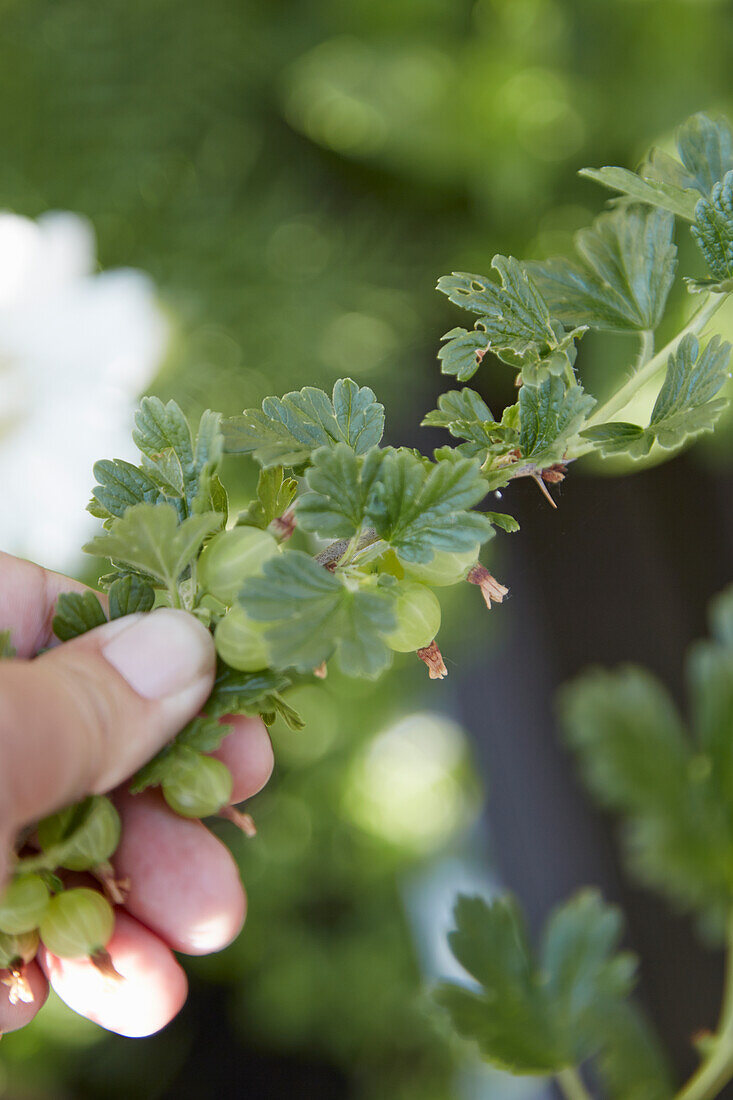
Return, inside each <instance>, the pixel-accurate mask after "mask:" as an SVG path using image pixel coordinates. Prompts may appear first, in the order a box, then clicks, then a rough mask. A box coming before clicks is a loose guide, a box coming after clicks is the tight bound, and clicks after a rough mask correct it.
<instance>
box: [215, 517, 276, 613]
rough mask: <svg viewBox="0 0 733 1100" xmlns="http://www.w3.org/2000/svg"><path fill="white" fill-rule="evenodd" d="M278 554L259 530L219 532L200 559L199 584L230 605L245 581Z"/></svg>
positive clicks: (242, 528) (271, 541) (272, 539)
mask: <svg viewBox="0 0 733 1100" xmlns="http://www.w3.org/2000/svg"><path fill="white" fill-rule="evenodd" d="M279 552H280V549H279V546H278V544H277V541H276V540H275V539H274V538H273V537H272V535H271V534H270V533H269V532H268V531H261V530H260V529H259V528H258V527H233V528H232V529H231V530H230V531H222V532H221V534H219V535H217V536H216V538H213V539H212V540H211V542H210V543H209V544H208V546H206V547H205V548H204V550H203V552H202V554H201V557H200V558H199V561H198V580H199V583H200V585H201V587H202V588H205V589H206V591H207V592H210V593H211V595H212V596H216V598H217V599H219V600H221V601H222V603H225V604H226V605H227V606H231V604H233V603H234V601H235V600H236V598H237V595H238V593H239V591H240V589H241V587H242V584H243V583H244V580H245V578H246V577H251V576H254V575H255V574H256V573H260V572H261V571H262V566H263V565H264V564H265V562H266V561H268V560H269V559H270V558H271V557H273V556H274V555H275V554H278V553H279Z"/></svg>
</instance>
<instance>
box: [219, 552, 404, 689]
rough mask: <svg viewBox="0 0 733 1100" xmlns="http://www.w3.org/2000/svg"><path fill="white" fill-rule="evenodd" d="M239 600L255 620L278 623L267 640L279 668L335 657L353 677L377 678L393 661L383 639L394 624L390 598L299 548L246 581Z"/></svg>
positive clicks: (307, 665)
mask: <svg viewBox="0 0 733 1100" xmlns="http://www.w3.org/2000/svg"><path fill="white" fill-rule="evenodd" d="M240 602H241V603H242V604H243V606H244V607H245V608H246V610H247V612H248V614H249V615H251V616H252V618H253V619H258V620H261V621H264V622H268V623H272V624H273V625H272V628H271V629H270V630H268V631H267V633H266V639H267V642H268V646H269V648H270V653H271V656H272V663H273V665H274V667H276V668H290V667H295V668H296V669H297V670H298V671H300V672H308V671H310V670H312V669H314V668H317V667H318V665H320V664H322V663H323V661H326V660H328V659H329V658H330V657H331V656H332V655H333V654H334V653H335V654H336V656H337V660H338V663H339V665H340V666H341V668H342V670H343V671H344V672H345V673H346V674H347V675H348V676H367V677H374V676H377V675H378V674H379V673H380V672H382V671H383V670H384V669H385V668H386V667H387V666H388V665H389V663H390V661H391V657H392V655H391V652H390V650H389V649H388V648H387V646H386V644H385V643H384V641H383V640H382V636H383V635H384V634H386V633H388V632H389V631H390V630H391V629H392V628H393V626H394V621H395V620H394V614H393V611H392V606H391V599H390V598H389V596H388V595H387V594H386V593H385V592H384V591H383V590H377V589H376V587H375V586H374V585H372V584H371V583H369V581H368V579H367V578H365V583H364V584H363V585H362V586H361V587H355V586H354V582H353V580H352V579H351V578H345V577H344V576H343V575H341V574H335V573H331V572H329V571H328V570H327V569H325V568H324V567H323V566H322V565H319V564H318V563H317V562H316V561H314V560H313V558H311V557H310V556H309V555H308V554H304V553H303V552H302V551H300V550H286V551H285V552H284V553H283V554H279V555H278V556H277V557H276V558H271V559H270V560H269V561H268V562H266V563H265V566H264V570H263V574H262V576H258V577H249V578H247V580H246V581H245V583H244V587H243V589H242V593H241V595H240Z"/></svg>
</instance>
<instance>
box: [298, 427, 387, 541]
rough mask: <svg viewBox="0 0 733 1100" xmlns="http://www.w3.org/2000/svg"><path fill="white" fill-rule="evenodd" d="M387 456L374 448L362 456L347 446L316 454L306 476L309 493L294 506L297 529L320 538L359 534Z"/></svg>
mask: <svg viewBox="0 0 733 1100" xmlns="http://www.w3.org/2000/svg"><path fill="white" fill-rule="evenodd" d="M387 454H388V452H387V451H383V450H379V449H378V448H376V447H375V448H373V449H372V450H371V451H369V452H368V454H366V455H364V456H363V457H360V456H359V455H357V454H355V453H354V451H353V450H352V449H351V447H348V446H347V445H346V444H345V443H337V444H336V446H335V447H333V448H328V447H322V448H321V449H320V450H318V451H316V452H315V453H314V454H313V457H312V466H311V467H310V469H309V470H308V472H307V473H306V475H305V480H306V484H307V486H308V490H309V491H308V492H306V493H304V494H303V495H302V496H301V497H300V498H299V499H298V501H297V504H296V507H295V514H296V517H297V522H298V526H299V527H301V528H302V530H303V531H312V532H313V533H315V534H318V535H319V536H320V537H321V538H335V539H339V538H350V537H351V536H352V535H354V534H356V532H357V531H359V530H360V529H361V528H362V526H363V525H364V522H365V520H366V519H367V517H368V515H369V499H370V497H371V494H372V492H373V490H374V487H375V483H376V481H377V479H378V478H379V476H380V468H381V466H382V464H383V460H384V459H385V457H386V455H387Z"/></svg>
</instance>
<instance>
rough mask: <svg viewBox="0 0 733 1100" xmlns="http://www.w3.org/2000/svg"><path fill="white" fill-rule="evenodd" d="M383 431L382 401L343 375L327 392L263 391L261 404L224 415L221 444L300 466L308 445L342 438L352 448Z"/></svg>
mask: <svg viewBox="0 0 733 1100" xmlns="http://www.w3.org/2000/svg"><path fill="white" fill-rule="evenodd" d="M383 431H384V406H383V405H380V404H379V402H378V401H377V399H376V396H375V394H374V392H373V391H372V390H370V389H369V388H368V387H367V386H362V387H359V386H357V384H356V382H352V380H351V379H350V378H342V379H339V381H338V382H337V383H336V385H335V386H334V388H333V395H332V398H329V397H328V395H327V394H326V393H324V392H323V390H318V389H314V388H313V387H312V386H306V387H305V388H304V389H302V390H300V391H296V392H293V393H287V394H285V396H284V397H282V398H279V397H267V398H265V400H264V401H263V402H262V410H261V411H260V410H259V409H248V410H245V412H244V413H243V414H242V416H235V417H231V418H230V419H228V420H225V421H224V437H225V449H226V451H227V452H228V453H230V454H252V455H253V457H254V458H255V459H256V460H257V462H259V463H260V465H261V466H265V467H267V466H301V465H302V464H303V463H304V462H307V461H308V460H309V458H310V456H311V454H312V452H313V451H315V450H317V449H318V448H319V447H323V446H333V445H334V444H336V443H345V444H347V445H348V446H349V447H351V449H352V450H353V451H354V452H355V453H356V454H364V453H365V452H366V451H368V450H369V449H370V448H371V447H374V446H376V445H377V444H378V443H379V441H380V440H381V438H382V433H383Z"/></svg>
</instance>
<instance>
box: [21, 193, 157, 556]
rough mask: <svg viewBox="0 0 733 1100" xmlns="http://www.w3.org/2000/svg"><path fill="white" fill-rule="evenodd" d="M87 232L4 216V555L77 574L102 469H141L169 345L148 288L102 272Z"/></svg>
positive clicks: (138, 279) (69, 218) (62, 221)
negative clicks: (137, 429) (135, 465)
mask: <svg viewBox="0 0 733 1100" xmlns="http://www.w3.org/2000/svg"><path fill="white" fill-rule="evenodd" d="M95 251H96V249H95V239H94V231H93V229H92V227H91V225H90V224H89V223H88V222H87V221H86V220H85V219H84V218H81V217H79V216H78V215H76V214H70V213H56V212H54V213H48V214H45V215H43V216H42V217H40V218H39V219H38V220H37V221H31V220H30V219H28V218H23V217H19V216H17V215H15V214H9V213H0V387H1V389H0V392H1V393H2V403H1V404H0V481H1V483H2V509H1V510H0V549H2V550H6V551H9V552H10V553H13V554H20V555H23V556H25V557H29V558H32V559H34V560H36V561H39V562H41V563H42V564H44V565H47V566H49V567H51V568H54V569H60V570H65V571H69V570H74V569H75V568H78V566H79V564H80V562H81V558H82V556H81V553H80V546H81V544H82V543H83V542H84V541H85V539H86V538H87V536H88V534H89V533H90V531H92V530H93V529H94V525H95V523H98V521H95V520H93V519H92V518H91V517H90V516H89V515H88V513H87V512H86V511H85V508H86V504H87V502H88V501H89V498H90V491H91V488H92V485H93V484H94V479H93V475H92V466H93V464H94V462H95V461H96V460H97V459H98V458H127V459H128V460H134V458H135V450H134V447H133V444H132V440H131V427H132V417H133V412H134V408H135V404H136V401H137V398H138V396H139V394H140V392H141V391H142V390H144V389H145V388H146V387H147V386H148V385H149V383H150V381H151V379H152V378H153V377H154V375H155V373H156V371H157V369H158V367H159V365H160V362H161V359H162V357H163V354H164V352H165V347H166V344H167V338H168V332H167V325H166V322H165V319H164V317H163V315H162V312H161V310H160V308H159V307H158V305H157V303H156V297H155V288H154V286H153V284H152V282H151V280H150V279H149V278H148V276H146V275H145V274H144V273H142V272H140V271H133V270H128V269H119V270H114V271H107V272H102V273H100V272H98V270H97V265H96V258H95Z"/></svg>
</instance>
